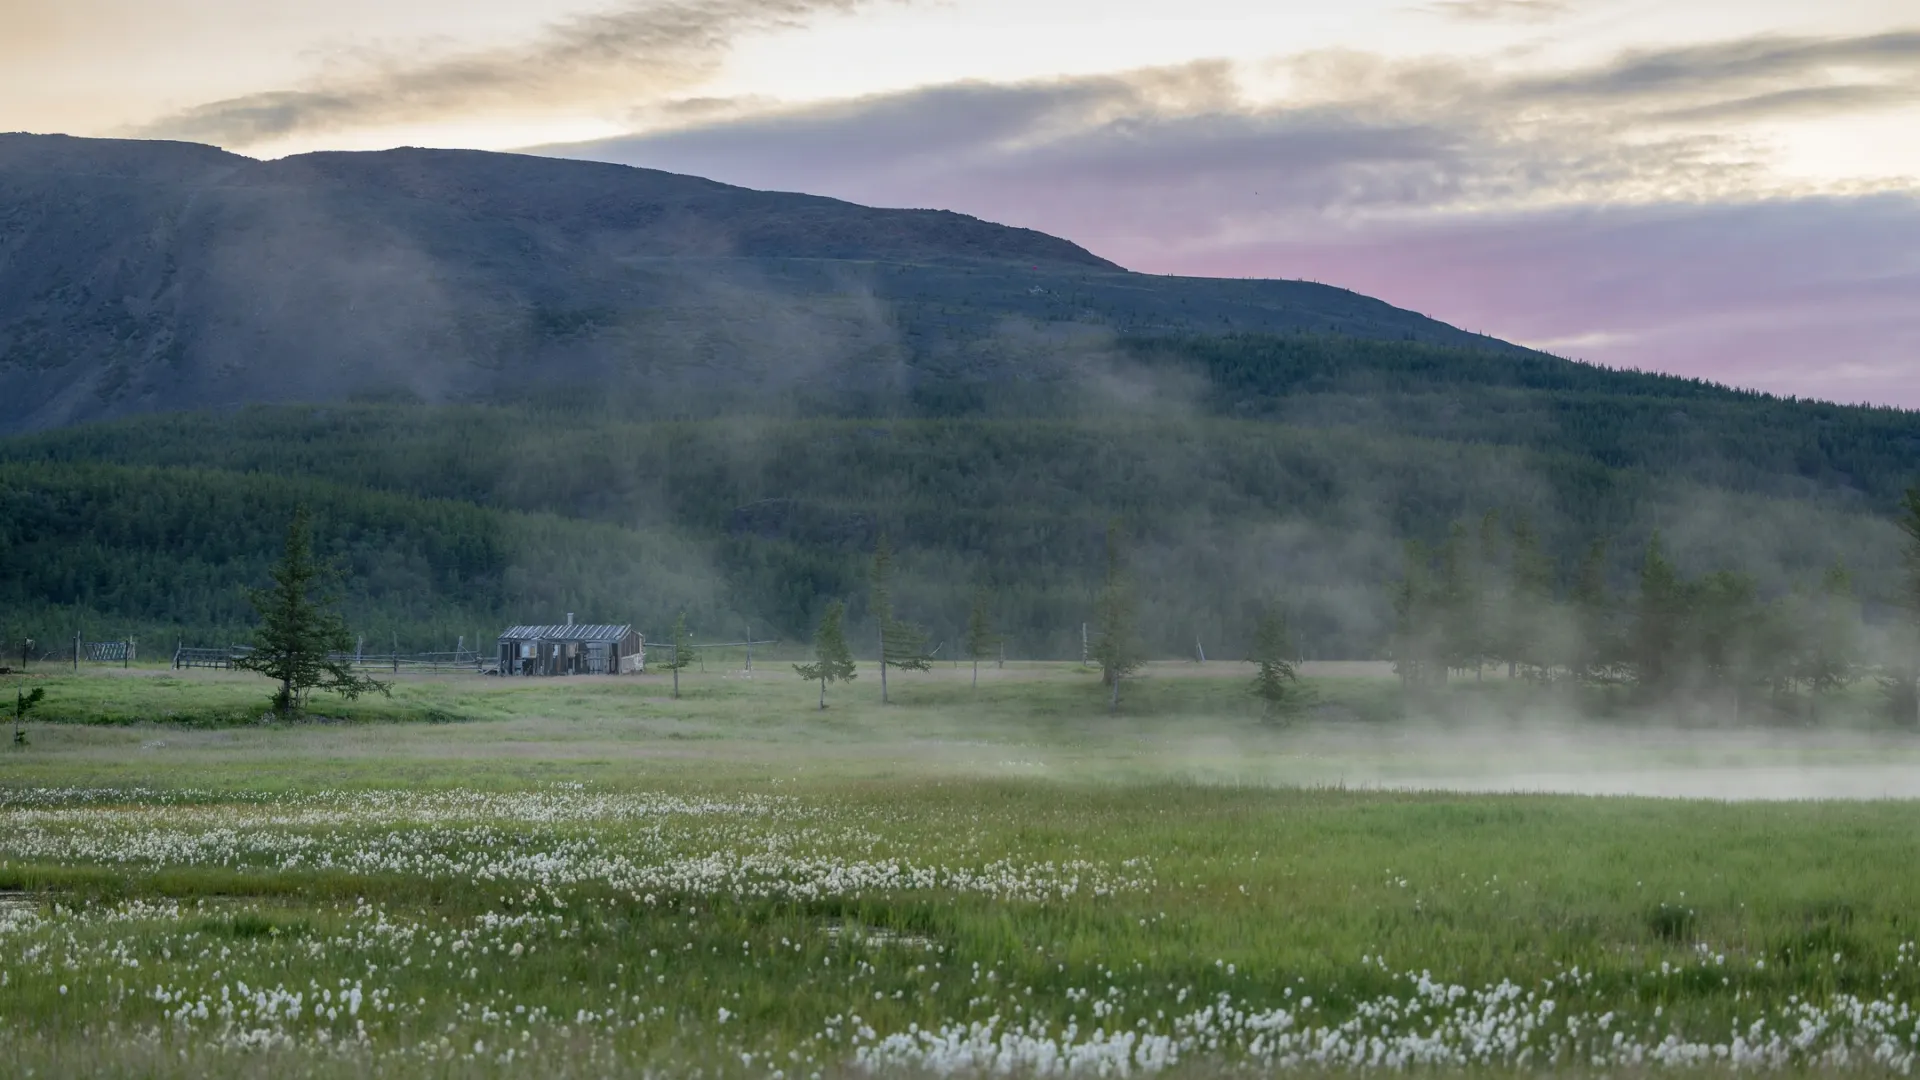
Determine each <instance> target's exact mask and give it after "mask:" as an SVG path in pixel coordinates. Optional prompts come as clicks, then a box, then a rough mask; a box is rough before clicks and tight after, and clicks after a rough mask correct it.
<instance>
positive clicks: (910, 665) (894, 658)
mask: <svg viewBox="0 0 1920 1080" xmlns="http://www.w3.org/2000/svg"><path fill="white" fill-rule="evenodd" d="M867 576H868V580H869V583H870V585H871V587H872V591H871V593H870V594H869V600H868V602H867V608H868V610H869V611H871V612H872V614H873V621H874V625H875V627H876V628H877V630H878V632H879V635H880V704H882V705H885V704H887V702H888V697H887V669H888V668H890V667H897V668H902V669H904V670H907V671H926V670H927V669H928V668H930V667H932V666H933V660H932V658H930V657H929V656H927V635H926V632H925V631H924V630H921V629H920V628H919V627H918V626H915V625H913V624H912V623H909V622H902V621H900V620H899V619H896V618H894V617H893V545H892V544H890V543H888V542H887V534H886V533H881V534H880V540H879V542H878V543H876V544H874V547H873V565H872V566H871V567H870V568H869V570H868V574H867Z"/></svg>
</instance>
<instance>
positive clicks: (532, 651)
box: [499, 614, 647, 675]
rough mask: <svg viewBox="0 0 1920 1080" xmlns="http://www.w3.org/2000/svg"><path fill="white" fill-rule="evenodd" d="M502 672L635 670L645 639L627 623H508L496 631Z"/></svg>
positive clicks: (642, 665)
mask: <svg viewBox="0 0 1920 1080" xmlns="http://www.w3.org/2000/svg"><path fill="white" fill-rule="evenodd" d="M499 655H500V668H499V671H500V674H502V675H635V674H639V673H641V672H644V671H646V669H647V652H646V639H645V638H644V637H643V636H641V635H640V634H639V633H638V632H636V631H635V630H634V629H633V627H631V626H625V625H621V626H613V625H607V624H598V623H576V622H574V621H573V616H572V615H571V614H569V615H568V616H567V621H566V622H564V623H560V624H556V625H553V626H513V627H508V628H507V629H506V630H504V631H502V632H501V634H500V653H499Z"/></svg>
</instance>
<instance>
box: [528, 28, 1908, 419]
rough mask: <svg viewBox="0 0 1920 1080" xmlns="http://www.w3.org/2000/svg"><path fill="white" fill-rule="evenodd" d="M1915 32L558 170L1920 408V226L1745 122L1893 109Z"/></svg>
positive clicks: (704, 141)
mask: <svg viewBox="0 0 1920 1080" xmlns="http://www.w3.org/2000/svg"><path fill="white" fill-rule="evenodd" d="M1915 38H1916V35H1910V34H1887V35H1877V36H1871V37H1860V38H1847V39H1792V40H1788V39H1780V38H1767V39H1753V40H1745V41H1738V42H1726V43H1721V44H1718V45H1712V46H1700V47H1689V48H1681V49H1672V50H1667V51H1665V52H1661V53H1651V52H1636V53H1630V54H1625V55H1622V56H1620V57H1617V58H1615V59H1614V60H1613V61H1611V62H1609V63H1605V64H1598V65H1594V66H1592V67H1590V68H1585V69H1576V70H1570V71H1564V72H1560V73H1556V74H1552V75H1541V74H1536V73H1523V74H1506V75H1503V74H1500V73H1497V72H1487V71H1482V70H1477V69H1474V68H1471V67H1469V66H1467V65H1465V64H1462V63H1452V62H1435V61H1418V62H1395V61H1388V60H1383V59H1381V58H1378V57H1372V56H1366V55H1361V54H1353V53H1324V54H1315V55H1311V56H1305V57H1296V58H1292V59H1290V60H1287V61H1285V62H1284V63H1285V66H1286V69H1287V72H1288V73H1289V74H1291V75H1293V76H1295V79H1296V82H1297V83H1299V84H1302V85H1308V86H1311V87H1313V95H1312V96H1311V97H1310V98H1306V99H1299V98H1296V99H1292V100H1287V101H1281V102H1273V101H1262V100H1258V99H1256V98H1254V97H1252V96H1251V95H1250V94H1248V93H1246V92H1245V91H1244V90H1243V89H1242V85H1241V82H1240V79H1239V73H1238V71H1237V70H1236V69H1235V68H1233V67H1232V66H1231V65H1226V64H1217V63H1216V64H1193V65H1186V66H1182V67H1177V68H1167V69H1158V70H1153V71H1146V72H1131V73H1119V74H1112V75H1104V76H1093V77H1085V78H1074V79H1061V80H1051V81H1042V82H1029V83H1015V84H990V83H980V82H969V83H959V84H953V85H947V86H938V87H929V88H924V89H920V90H915V91H910V92H906V93H899V94H891V95H883V96H877V97H871V98H864V99H859V100H853V101H844V102H838V103H834V104H830V105H825V106H817V107H811V108H805V109H784V110H774V111H764V110H762V109H760V108H757V107H755V106H753V105H750V104H742V105H740V106H739V107H738V109H737V111H735V112H733V113H732V114H731V115H729V112H728V110H727V109H725V108H718V109H713V108H711V103H709V105H710V112H709V115H718V116H725V117H727V118H725V119H717V120H709V121H707V122H703V123H696V124H693V125H689V126H686V127H682V128H679V129H677V130H670V131H662V132H657V133H653V134H646V135H639V136H634V137H631V138H627V139H622V140H613V141H607V142H601V143H594V144H586V145H580V146H572V147H561V148H549V150H548V151H547V152H551V153H557V154H561V155H563V156H573V157H586V158H596V159H602V160H613V161H623V162H627V163H630V164H636V165H644V166H650V167H655V168H664V169H669V170H673V171H678V172H691V173H697V174H700V175H704V176H711V177H713V178H715V179H720V180H725V181H728V182H732V183H740V184H745V185H748V186H755V187H776V188H784V189H800V190H806V191H812V192H817V193H821V194H828V195H834V196H838V197H841V198H846V199H851V200H854V201H858V202H864V203H870V204H878V205H895V206H898V205H907V206H940V207H945V208H950V209H955V210H960V211H963V212H965V213H970V214H974V215H977V216H980V217H984V218H988V219H990V220H996V221H1003V222H1007V223H1010V224H1016V225H1022V226H1027V227H1031V228H1037V229H1041V230H1044V231H1047V232H1051V233H1055V234H1058V235H1063V236H1066V237H1068V238H1070V239H1072V240H1074V241H1076V242H1078V243H1080V244H1082V245H1084V246H1086V247H1088V248H1090V249H1091V250H1093V251H1095V252H1097V253H1099V254H1101V255H1103V256H1105V257H1108V258H1111V259H1114V260H1116V261H1118V262H1120V263H1122V264H1123V265H1127V266H1131V267H1134V268H1136V269H1141V270H1147V271H1155V272H1180V273H1193V274H1218V275H1229V276H1252V277H1305V278H1313V279H1316V280H1322V281H1331V282H1334V283H1337V284H1340V285H1344V286H1348V287H1351V288H1355V289H1358V290H1360V291H1362V292H1366V293H1370V294H1373V295H1377V296H1380V297H1382V298H1384V299H1386V300H1388V301H1390V302H1394V303H1398V304H1401V305H1403V306H1409V307H1413V308H1415V309H1418V310H1421V311H1423V312H1425V313H1427V314H1430V315H1433V316H1435V317H1437V318H1441V319H1444V320H1446V321H1449V322H1452V323H1455V324H1457V325H1462V326H1464V327H1465V328H1467V329H1470V330H1476V331H1482V332H1486V333H1491V334H1495V335H1497V336H1502V337H1507V338H1509V339H1517V340H1521V341H1523V342H1528V343H1534V344H1539V345H1542V346H1546V347H1552V348H1556V349H1557V350H1558V351H1562V352H1571V353H1575V354H1577V355H1581V356H1583V357H1584V358H1587V359H1593V360H1599V361H1603V362H1607V363H1611V364H1616V365H1622V366H1633V365H1639V366H1645V367H1657V368H1662V369H1668V370H1678V371H1684V372H1688V373H1691V374H1699V375H1703V376H1709V377H1715V378H1720V379H1724V380H1726V381H1731V382H1735V383H1740V384H1744V385H1761V386H1765V387H1769V388H1773V389H1778V390H1781V391H1784V392H1791V393H1804V394H1812V395H1815V396H1830V397H1839V398H1845V399H1848V400H1877V401H1898V402H1901V403H1904V404H1910V405H1920V370H1916V367H1917V364H1920V362H1917V361H1916V359H1915V358H1916V357H1920V310H1916V309H1915V308H1914V305H1912V304H1911V302H1910V298H1911V297H1912V296H1914V295H1920V264H1917V263H1916V259H1920V256H1916V255H1914V254H1912V253H1914V252H1917V251H1920V204H1916V202H1915V199H1914V197H1913V196H1912V195H1911V194H1902V193H1897V192H1896V193H1892V194H1887V195H1883V196H1880V197H1874V198H1854V197H1844V198H1843V197H1835V196H1834V195H1833V193H1826V194H1822V193H1820V192H1818V191H1814V190H1810V189H1808V188H1806V187H1805V186H1804V185H1798V184H1796V183H1793V182H1788V181H1786V180H1783V179H1782V178H1780V177H1779V176H1777V175H1776V174H1774V173H1773V172H1772V171H1771V170H1770V169H1769V167H1768V152H1769V151H1768V147H1767V145H1766V143H1765V141H1764V139H1762V138H1759V137H1756V136H1754V135H1753V134H1751V133H1747V134H1742V133H1740V132H1736V131H1732V130H1729V121H1730V120H1731V119H1734V118H1739V119H1742V120H1746V121H1767V120H1777V119H1786V118H1794V117H1799V116H1804V115H1807V114H1808V113H1809V112H1818V113H1820V114H1822V115H1833V114H1838V113H1843V112H1845V111H1846V110H1849V109H1868V108H1880V107H1885V105H1886V104H1887V102H1888V101H1889V100H1890V97H1897V95H1899V94H1903V93H1906V90H1905V87H1906V86H1907V85H1908V84H1909V83H1910V82H1911V80H1912V79H1913V78H1914V72H1913V70H1912V67H1913V65H1912V63H1911V62H1910V60H1911V57H1912V55H1913V52H1912V50H1913V48H1914V46H1915V44H1916V42H1915V40H1914V39H1915Z"/></svg>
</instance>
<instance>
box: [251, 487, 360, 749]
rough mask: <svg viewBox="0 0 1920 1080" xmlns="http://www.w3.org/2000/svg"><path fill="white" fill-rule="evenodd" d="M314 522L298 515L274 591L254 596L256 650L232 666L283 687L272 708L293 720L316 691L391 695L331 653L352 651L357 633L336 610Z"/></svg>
mask: <svg viewBox="0 0 1920 1080" xmlns="http://www.w3.org/2000/svg"><path fill="white" fill-rule="evenodd" d="M311 531H312V523H311V518H310V516H309V515H308V513H307V508H306V507H304V506H302V507H299V508H298V509H296V510H295V511H294V514H293V521H292V522H291V523H290V524H289V525H288V526H287V540H286V547H285V550H284V551H283V552H282V554H281V556H280V561H279V562H278V563H276V564H274V567H273V570H272V571H271V572H270V576H271V577H272V579H273V587H272V588H269V589H254V590H251V592H250V597H251V599H252V602H253V607H254V610H255V611H257V612H259V613H260V626H259V628H258V629H256V630H255V631H254V635H253V651H252V652H250V653H248V654H247V655H245V656H243V657H240V658H239V659H237V660H235V661H234V666H235V667H238V668H243V669H245V670H248V671H257V672H259V673H260V674H262V675H265V676H267V677H268V678H270V679H273V680H274V681H275V682H278V683H279V684H280V689H279V690H278V691H277V692H276V693H275V694H274V696H273V709H274V711H275V712H277V713H279V714H280V715H281V716H290V715H292V714H293V713H294V712H296V711H297V710H298V709H299V708H300V707H301V706H302V705H303V704H304V703H305V701H306V695H307V693H308V692H309V691H312V690H330V691H332V692H334V693H337V694H339V695H341V696H342V697H345V698H346V699H348V700H349V701H351V700H353V699H354V698H357V697H359V696H360V695H361V694H366V693H379V694H386V693H389V692H390V691H389V688H388V685H387V684H386V683H383V682H378V681H376V680H374V679H370V678H367V677H366V676H364V675H359V674H356V673H355V672H354V670H353V664H352V662H351V661H349V660H344V659H338V660H337V659H334V657H333V656H332V655H331V654H335V653H345V652H346V651H347V650H348V649H350V648H352V647H353V635H351V634H349V633H347V624H346V621H345V620H344V619H342V618H341V617H340V614H339V612H337V611H335V610H334V605H335V604H336V603H338V598H337V597H336V596H335V595H334V594H333V592H332V591H331V590H330V586H331V584H332V581H331V579H332V578H333V576H334V574H333V572H332V571H331V570H330V569H329V568H328V567H326V566H325V565H324V564H322V563H321V562H320V561H319V560H318V559H316V558H314V555H313V541H312V536H311Z"/></svg>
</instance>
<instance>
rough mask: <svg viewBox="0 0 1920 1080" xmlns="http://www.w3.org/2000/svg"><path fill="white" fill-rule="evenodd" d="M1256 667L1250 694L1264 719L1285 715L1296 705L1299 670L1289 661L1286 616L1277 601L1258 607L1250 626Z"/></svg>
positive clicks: (1291, 656)
mask: <svg viewBox="0 0 1920 1080" xmlns="http://www.w3.org/2000/svg"><path fill="white" fill-rule="evenodd" d="M1248 659H1250V660H1252V661H1253V662H1254V663H1255V664H1256V665H1258V668H1259V670H1258V671H1257V672H1255V674H1254V676H1253V696H1254V697H1257V698H1259V699H1260V704H1261V707H1262V711H1263V712H1264V713H1265V714H1266V716H1267V718H1268V719H1272V718H1274V717H1276V716H1282V715H1285V714H1287V713H1289V712H1291V711H1293V709H1294V707H1295V706H1296V705H1298V703H1299V702H1298V699H1299V693H1298V689H1299V684H1300V673H1299V671H1298V670H1297V669H1296V668H1295V666H1294V663H1293V636H1292V635H1291V634H1289V633H1288V632H1287V616H1286V612H1284V611H1282V610H1281V608H1280V605H1278V604H1268V605H1266V606H1265V607H1264V608H1262V609H1261V611H1260V617H1259V619H1258V620H1257V621H1255V623H1254V627H1253V655H1252V656H1251V657H1248Z"/></svg>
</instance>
